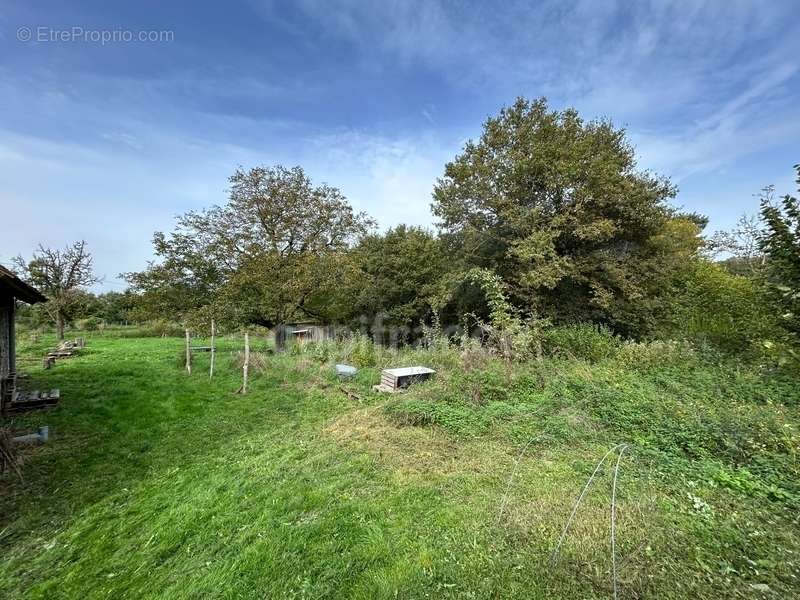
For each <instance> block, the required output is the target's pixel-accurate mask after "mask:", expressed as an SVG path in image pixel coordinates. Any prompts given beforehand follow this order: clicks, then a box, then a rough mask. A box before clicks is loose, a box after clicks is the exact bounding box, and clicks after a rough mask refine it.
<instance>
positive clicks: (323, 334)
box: [273, 322, 336, 351]
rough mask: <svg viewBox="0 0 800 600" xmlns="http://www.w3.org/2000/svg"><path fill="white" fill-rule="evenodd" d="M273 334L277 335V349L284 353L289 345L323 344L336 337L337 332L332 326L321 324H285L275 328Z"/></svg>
mask: <svg viewBox="0 0 800 600" xmlns="http://www.w3.org/2000/svg"><path fill="white" fill-rule="evenodd" d="M273 333H274V334H275V348H276V349H277V350H278V351H282V350H283V349H284V348H285V347H286V345H287V343H298V344H304V343H306V342H323V341H325V340H332V339H334V338H335V337H336V331H335V328H334V327H333V326H332V325H320V324H319V323H303V322H298V323H284V324H283V325H278V326H277V327H275V329H274V332H273Z"/></svg>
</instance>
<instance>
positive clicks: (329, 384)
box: [0, 335, 796, 598]
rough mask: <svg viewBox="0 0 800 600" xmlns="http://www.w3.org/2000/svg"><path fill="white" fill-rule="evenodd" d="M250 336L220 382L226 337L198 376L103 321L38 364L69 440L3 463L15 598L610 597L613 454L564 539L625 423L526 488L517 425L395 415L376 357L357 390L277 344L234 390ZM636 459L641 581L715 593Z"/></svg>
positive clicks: (528, 478) (5, 567) (200, 358)
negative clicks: (553, 559)
mask: <svg viewBox="0 0 800 600" xmlns="http://www.w3.org/2000/svg"><path fill="white" fill-rule="evenodd" d="M52 343H53V340H52V339H44V340H42V341H40V342H38V343H36V344H33V345H29V346H28V347H27V348H26V349H25V351H24V354H25V355H27V356H31V357H35V356H41V355H42V353H43V351H44V349H45V348H46V347H48V346H49V345H52ZM239 344H240V342H238V341H237V340H234V339H228V338H224V339H223V340H222V341H221V344H220V346H221V348H220V350H221V351H220V353H219V355H218V357H219V358H218V365H219V366H218V368H217V372H216V374H215V377H214V379H213V380H211V381H209V379H208V375H207V365H208V355H205V354H204V355H196V362H195V372H194V373H193V374H192V375H191V376H189V375H187V374H186V373H185V371H183V370H182V368H181V365H180V360H181V359H180V355H181V351H182V348H183V342H182V340H178V339H169V338H166V339H160V338H112V337H103V336H100V335H98V336H94V337H91V338H90V339H89V340H88V346H87V348H86V349H85V350H84V351H83V352H82V353H81V354H80V356H77V357H74V358H72V359H70V360H66V361H62V362H60V363H58V365H57V366H56V367H55V369H54V370H52V371H43V370H41V369H40V368H38V367H36V368H34V367H31V368H30V369H29V371H30V372H31V374H32V381H31V382H30V384H29V385H30V386H31V387H34V388H37V387H38V388H41V389H44V388H51V387H58V388H60V389H61V395H62V401H61V404H60V405H59V407H58V408H57V409H56V410H53V411H50V412H45V413H30V414H27V415H24V416H21V417H17V418H16V419H15V420H14V426H15V427H20V428H25V427H28V428H35V427H36V426H37V425H39V424H48V425H49V426H50V428H51V436H52V441H51V442H50V443H48V444H47V445H45V446H43V447H39V448H35V449H31V450H29V451H27V452H26V456H25V464H24V475H25V481H24V482H22V483H20V482H19V481H17V480H16V479H15V477H14V476H11V475H6V476H5V477H4V479H3V480H2V486H3V487H2V490H1V492H0V597H4V598H25V597H31V598H247V597H252V598H340V597H341V598H395V597H398V598H442V597H453V598H516V597H525V598H553V597H557V598H594V597H596V598H608V597H610V594H611V587H610V577H609V569H610V560H609V556H608V535H609V531H608V500H609V494H608V481H609V480H610V478H609V476H610V472H609V471H608V470H606V471H604V472H603V473H602V474H601V478H602V482H601V483H600V484H599V485H598V486H597V489H595V490H593V491H592V493H590V494H589V495H588V496H587V499H586V502H585V506H584V507H583V508H582V510H581V513H580V514H579V518H578V519H577V520H576V523H575V527H574V531H573V532H572V533H571V534H570V536H569V537H568V540H567V543H566V544H565V546H564V549H563V551H562V555H561V558H560V560H559V562H558V564H557V565H556V566H551V565H550V563H549V557H550V552H551V550H552V548H553V546H554V544H555V541H556V540H557V538H558V534H559V533H560V529H561V526H562V525H563V523H564V521H565V520H566V517H567V515H568V513H569V510H570V508H571V503H572V501H573V500H574V498H575V496H576V495H577V493H578V492H579V491H580V489H581V487H582V485H583V483H584V482H585V480H586V477H587V476H588V474H589V473H591V471H592V469H593V467H594V463H595V462H596V461H597V459H599V457H600V456H602V455H603V453H604V452H605V450H606V449H608V448H610V447H611V446H612V445H613V444H614V443H615V442H617V441H619V440H616V439H611V438H608V439H606V438H604V437H603V436H602V435H601V436H598V437H599V439H592V440H590V441H586V439H587V438H586V436H583V438H581V439H583V440H584V441H581V442H577V441H576V442H573V443H569V444H565V445H563V446H561V447H558V448H553V449H548V448H546V447H544V448H537V449H536V453H535V455H533V454H532V455H531V456H530V457H528V458H526V459H525V460H523V461H521V462H520V466H519V470H518V472H517V478H516V480H515V483H514V485H513V486H511V488H507V487H506V482H507V480H508V476H509V474H510V473H511V471H512V469H513V466H514V461H515V458H516V457H517V455H518V454H519V451H520V449H521V445H520V444H511V443H509V441H508V440H507V439H505V438H502V437H500V436H497V437H493V436H492V435H491V434H488V435H486V436H484V437H481V438H480V439H457V438H454V437H452V436H450V435H448V434H446V433H445V432H443V431H441V430H438V429H437V428H435V427H398V426H395V425H393V424H392V423H391V422H390V421H388V420H387V419H386V416H385V414H384V412H383V411H382V410H381V404H382V403H383V402H385V399H384V398H382V397H378V396H373V395H370V394H368V393H365V390H367V389H368V383H369V381H367V380H368V379H369V377H370V376H371V375H374V373H369V372H367V373H364V374H363V378H364V380H363V381H357V382H356V383H354V384H353V385H354V386H355V387H356V389H358V393H359V394H360V395H361V396H362V398H363V403H358V402H356V401H354V400H352V399H350V398H348V397H347V396H346V395H345V394H344V393H342V392H341V390H340V389H339V384H338V382H337V381H336V380H335V378H334V377H333V374H332V372H331V369H330V367H329V366H327V365H323V366H321V365H319V364H316V363H312V362H311V361H309V360H307V359H305V358H304V357H299V358H298V357H289V356H286V357H273V358H270V359H269V360H268V361H267V368H266V370H265V371H264V372H262V373H258V374H255V375H254V376H253V378H252V380H251V388H250V392H249V393H248V394H247V395H246V396H241V395H236V394H235V393H234V392H235V390H236V389H237V388H238V387H239V385H240V372H239V371H238V370H237V369H236V368H235V365H234V364H233V360H232V353H233V351H235V350H238V349H239V347H240V346H239ZM264 345H265V342H263V341H260V340H257V341H256V342H255V350H258V349H259V347H260V346H264ZM567 417H568V418H571V417H570V416H569V415H567ZM575 426H576V427H581V426H583V425H582V424H581V423H575ZM628 460H629V461H631V462H628V463H626V465H625V466H624V467H623V469H624V471H623V475H622V480H621V489H620V492H619V498H618V501H619V505H620V509H619V511H620V512H619V522H618V528H619V531H618V544H619V548H620V565H619V571H620V585H621V592H622V597H641V596H642V595H645V596H649V597H674V598H681V597H687V595H691V596H693V597H701V596H704V597H715V596H717V595H718V593H717V592H719V588H718V587H717V585H718V584H717V582H715V580H714V579H712V578H708V577H707V578H705V579H704V576H703V569H702V568H701V566H702V565H701V566H698V565H697V564H696V561H695V559H694V558H693V554H692V551H691V548H692V545H693V544H695V543H697V544H700V543H702V540H694V539H693V538H692V535H693V534H692V533H691V531H689V530H686V529H685V523H686V520H687V519H688V518H693V517H691V516H690V517H686V516H685V515H678V516H675V512H674V508H675V505H674V502H675V500H674V498H671V497H670V496H669V495H668V494H666V493H662V491H660V490H659V489H658V486H657V485H656V484H654V483H653V482H652V481H649V480H648V479H647V477H645V476H644V475H642V471H641V470H639V471H637V465H636V458H635V456H633V457H631V458H629V459H628ZM507 491H508V493H509V501H508V502H507V504H505V510H504V512H503V513H502V514H501V513H500V512H499V507H500V505H501V504H503V503H504V500H503V499H504V495H505V494H506V492H507ZM680 495H681V496H685V494H684V493H683V492H681V494H680ZM682 501H685V499H684V500H682ZM690 510H691V509H690ZM673 517H674V518H673ZM781 519H784V517H781ZM781 519H778V520H776V521H775V523H774V525H775V527H776V532H780V531H783V532H784V534H785V535H786V536H789V537H790V538H791V537H792V534H791V532H790V531H789V532H786V527H785V525H786V523H787V522H788V521H786V520H785V519H784V520H781ZM761 526H765V527H767V526H769V525H763V524H762V525H759V527H761ZM681 528H683V529H681ZM743 535H744V534H743ZM779 537H780V535H776V536H775V540H776V541H775V542H774V543H775V544H779V542H780V540H778V538H779ZM746 541H747V540H744V541H743V543H746ZM784 542H785V540H784ZM784 542H780V543H781V544H783V543H784ZM762 543H763V542H762ZM795 547H796V546H795ZM738 552H739V551H738V549H736V548H733V549H732V550H731V553H732V555H733V554H738ZM728 558H730V557H728ZM773 585H774V583H773ZM789 585H791V584H789ZM735 589H737V590H745V591H748V590H750V587H749V586H748V583H747V582H745V583H742V584H741V585H739V586H738V587H736V588H735ZM726 595H727V594H726Z"/></svg>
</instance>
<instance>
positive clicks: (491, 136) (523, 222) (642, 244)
mask: <svg viewBox="0 0 800 600" xmlns="http://www.w3.org/2000/svg"><path fill="white" fill-rule="evenodd" d="M675 193H676V190H675V187H674V186H673V185H672V184H671V183H670V182H669V181H667V180H666V179H663V178H661V177H658V176H655V175H653V174H650V173H647V172H643V171H640V170H638V169H637V167H636V160H635V154H634V150H633V147H632V146H631V145H630V143H629V142H628V141H627V139H626V136H625V131H624V130H622V129H618V128H615V127H614V126H613V125H612V124H611V123H610V122H608V121H588V122H587V121H584V120H583V119H582V118H581V117H580V116H579V115H578V113H577V112H576V111H575V110H573V109H567V110H564V111H554V110H550V109H549V108H548V106H547V103H546V101H545V100H544V99H539V100H535V101H528V100H526V99H523V98H520V99H518V100H517V101H516V102H515V103H514V104H513V105H512V106H510V107H508V108H504V109H503V110H502V111H501V112H500V114H499V115H498V116H496V117H492V118H489V119H488V120H487V121H486V123H485V124H484V127H483V132H482V134H481V137H480V139H479V140H478V141H477V142H475V141H469V142H468V143H467V144H466V146H465V147H464V150H463V152H462V153H461V154H460V155H458V156H457V157H456V158H455V160H453V161H452V162H450V163H448V164H447V165H446V167H445V172H444V176H443V177H442V178H441V179H439V181H438V182H437V185H436V187H435V190H434V200H433V206H432V208H433V212H434V214H435V215H436V216H437V217H438V218H439V220H440V227H441V231H442V233H443V236H444V238H445V241H446V243H447V245H448V246H449V252H450V255H451V256H453V257H454V258H455V257H457V259H458V260H459V261H460V263H461V267H462V268H463V269H464V270H466V269H468V268H470V267H481V268H488V269H491V270H492V271H494V272H495V273H497V274H498V275H500V276H501V277H502V279H503V280H504V281H505V282H506V283H507V284H508V287H509V293H510V300H511V301H512V302H513V303H514V304H516V305H517V306H518V307H521V308H525V309H527V310H531V311H538V312H540V313H543V314H544V315H546V316H549V317H552V318H554V320H556V321H565V320H597V321H605V322H607V323H610V324H611V325H613V326H615V327H616V328H617V329H618V330H621V331H623V332H624V333H629V334H638V333H645V332H646V331H647V330H648V329H649V328H650V327H651V326H652V321H653V320H654V319H657V318H658V313H659V312H660V311H662V310H664V308H663V307H662V306H660V305H659V303H658V298H659V295H660V294H661V293H662V292H663V291H664V290H666V289H667V288H668V287H669V285H670V281H671V277H672V274H673V271H674V269H676V268H678V267H679V266H680V264H681V263H683V262H685V260H686V259H687V257H690V256H692V255H693V254H694V253H695V252H696V251H697V249H698V247H699V245H700V243H701V241H700V238H699V233H700V230H701V228H702V226H703V224H704V223H703V222H702V219H699V218H697V217H696V216H694V215H685V216H682V215H679V214H677V212H676V211H675V210H674V209H672V208H671V207H670V206H669V204H668V200H669V199H671V198H672V197H673V196H674V195H675Z"/></svg>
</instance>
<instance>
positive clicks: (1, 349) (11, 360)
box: [0, 266, 55, 412]
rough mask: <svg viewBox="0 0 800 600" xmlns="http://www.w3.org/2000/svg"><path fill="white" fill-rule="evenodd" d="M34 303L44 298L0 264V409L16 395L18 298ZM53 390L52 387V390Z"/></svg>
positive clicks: (8, 405) (5, 408)
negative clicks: (15, 326)
mask: <svg viewBox="0 0 800 600" xmlns="http://www.w3.org/2000/svg"><path fill="white" fill-rule="evenodd" d="M18 300H19V301H21V302H26V303H28V304H35V303H37V302H46V301H47V298H45V297H44V295H43V294H42V293H41V292H40V291H39V290H37V289H36V288H33V287H31V286H30V285H28V284H27V283H25V282H24V281H22V280H21V279H20V278H19V277H17V276H16V275H14V273H12V272H11V271H9V270H8V269H6V268H5V267H3V266H0V410H2V412H5V411H6V410H7V409H8V408H9V407H10V405H11V404H12V403H13V402H14V401H15V399H18V397H19V393H18V392H17V390H16V387H17V360H16V358H17V357H16V345H15V341H14V340H15V329H14V313H15V311H16V307H17V301H18ZM54 391H55V390H54Z"/></svg>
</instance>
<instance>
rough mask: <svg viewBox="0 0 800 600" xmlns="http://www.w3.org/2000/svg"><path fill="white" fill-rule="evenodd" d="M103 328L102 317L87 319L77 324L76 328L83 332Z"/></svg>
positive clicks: (80, 320)
mask: <svg viewBox="0 0 800 600" xmlns="http://www.w3.org/2000/svg"><path fill="white" fill-rule="evenodd" d="M102 326H103V319H101V318H100V317H87V318H85V319H79V320H78V321H76V322H75V328H76V329H80V330H82V331H97V330H98V329H100V328H101V327H102Z"/></svg>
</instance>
